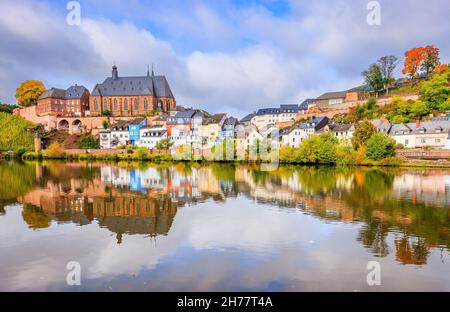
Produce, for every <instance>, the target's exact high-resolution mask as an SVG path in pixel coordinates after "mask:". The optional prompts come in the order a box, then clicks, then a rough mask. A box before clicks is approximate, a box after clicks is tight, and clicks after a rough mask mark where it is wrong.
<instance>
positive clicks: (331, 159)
mask: <svg viewBox="0 0 450 312" xmlns="http://www.w3.org/2000/svg"><path fill="white" fill-rule="evenodd" d="M338 144H339V141H338V139H337V138H336V137H335V136H333V135H332V134H331V133H329V132H325V133H322V134H320V135H314V136H312V137H310V138H307V139H305V140H304V141H303V143H302V145H300V148H299V149H298V150H297V152H296V153H295V156H294V160H295V161H296V162H300V163H307V164H335V163H336V162H337V147H338Z"/></svg>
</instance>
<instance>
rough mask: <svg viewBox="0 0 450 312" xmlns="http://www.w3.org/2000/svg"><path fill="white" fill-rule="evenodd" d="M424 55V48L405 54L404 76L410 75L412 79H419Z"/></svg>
mask: <svg viewBox="0 0 450 312" xmlns="http://www.w3.org/2000/svg"><path fill="white" fill-rule="evenodd" d="M423 53H424V49H423V48H422V47H418V48H413V49H411V50H409V51H406V52H405V63H404V68H403V70H402V73H403V75H408V76H409V77H410V78H412V79H414V78H417V76H418V75H419V69H420V66H421V64H422V61H423Z"/></svg>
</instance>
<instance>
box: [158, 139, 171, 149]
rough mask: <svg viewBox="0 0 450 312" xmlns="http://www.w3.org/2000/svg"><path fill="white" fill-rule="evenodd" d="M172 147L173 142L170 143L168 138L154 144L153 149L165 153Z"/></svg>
mask: <svg viewBox="0 0 450 312" xmlns="http://www.w3.org/2000/svg"><path fill="white" fill-rule="evenodd" d="M172 146H173V142H172V141H170V139H169V138H167V139H162V140H160V141H158V143H156V146H155V147H156V149H158V150H160V151H167V150H169V149H170V148H171V147H172Z"/></svg>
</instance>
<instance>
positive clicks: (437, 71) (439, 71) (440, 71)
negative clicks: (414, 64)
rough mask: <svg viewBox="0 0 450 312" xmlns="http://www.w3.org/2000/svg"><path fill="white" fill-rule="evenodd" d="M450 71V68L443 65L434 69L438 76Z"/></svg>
mask: <svg viewBox="0 0 450 312" xmlns="http://www.w3.org/2000/svg"><path fill="white" fill-rule="evenodd" d="M448 69H449V67H448V65H447V64H441V65H439V66H437V67H436V68H435V69H434V72H435V73H436V74H438V75H440V74H442V73H443V72H445V71H447V70H448Z"/></svg>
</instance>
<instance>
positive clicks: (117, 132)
mask: <svg viewBox="0 0 450 312" xmlns="http://www.w3.org/2000/svg"><path fill="white" fill-rule="evenodd" d="M129 143H131V142H130V132H129V130H128V123H127V122H126V121H124V120H119V121H118V122H117V123H116V124H114V125H113V126H111V127H110V128H109V129H108V130H105V131H102V132H100V147H101V148H103V149H110V148H116V147H117V146H120V145H128V144H129Z"/></svg>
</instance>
